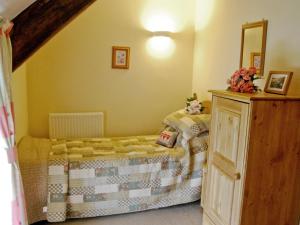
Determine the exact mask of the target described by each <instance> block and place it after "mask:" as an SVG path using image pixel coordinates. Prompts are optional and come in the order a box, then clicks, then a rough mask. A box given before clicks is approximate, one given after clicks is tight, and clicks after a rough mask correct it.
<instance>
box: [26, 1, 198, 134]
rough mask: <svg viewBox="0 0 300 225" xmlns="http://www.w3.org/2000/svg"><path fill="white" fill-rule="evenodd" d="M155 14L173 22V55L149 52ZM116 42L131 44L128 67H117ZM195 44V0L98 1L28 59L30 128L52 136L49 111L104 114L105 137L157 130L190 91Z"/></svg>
mask: <svg viewBox="0 0 300 225" xmlns="http://www.w3.org/2000/svg"><path fill="white" fill-rule="evenodd" d="M153 13H154V14H165V15H168V16H169V17H170V18H171V20H173V21H174V27H173V28H172V29H171V30H174V31H175V32H177V33H176V34H174V35H172V39H173V40H174V43H175V45H176V49H175V51H174V52H173V54H172V55H171V56H169V57H167V58H156V57H153V56H152V55H151V54H149V52H148V51H147V47H146V46H147V41H148V40H149V39H150V38H151V37H152V34H151V33H150V32H149V31H147V30H146V28H145V27H149V23H148V21H147V20H148V19H149V18H151V17H152V15H153ZM159 23H163V21H159ZM167 25H168V24H167ZM170 26H172V24H171V25H170ZM113 45H121V46H130V47H131V66H130V70H115V69H111V47H112V46H113ZM193 48H194V0H189V1H181V0H105V1H104V0H103V1H96V3H94V4H93V5H92V6H91V7H90V8H88V9H87V10H86V11H85V12H84V13H83V14H81V15H80V16H79V17H78V18H76V19H75V20H74V21H73V22H71V23H70V24H69V25H68V26H67V27H66V28H65V29H64V30H62V31H61V32H59V33H58V34H57V35H56V36H55V37H54V38H53V39H51V41H49V43H48V44H47V45H45V46H44V47H43V48H42V49H41V50H39V51H38V52H37V53H36V54H35V55H34V56H33V57H32V58H31V59H30V60H29V61H28V64H27V72H28V97H29V100H28V101H29V102H28V104H29V105H28V108H29V129H30V134H31V135H33V136H38V137H43V136H44V137H46V136H47V135H48V113H49V112H85V111H103V112H104V113H105V116H106V123H105V134H106V135H107V136H120V135H134V134H151V133H156V132H157V131H159V129H160V125H161V121H162V119H163V118H164V116H165V115H166V114H168V113H170V112H172V111H174V110H177V109H180V108H183V107H184V105H185V98H186V97H187V96H188V95H190V94H191V90H192V76H193ZM152 53H153V52H152Z"/></svg>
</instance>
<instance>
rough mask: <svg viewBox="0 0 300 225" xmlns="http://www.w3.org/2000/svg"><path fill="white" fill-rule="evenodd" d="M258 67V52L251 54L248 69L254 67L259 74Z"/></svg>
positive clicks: (259, 63)
mask: <svg viewBox="0 0 300 225" xmlns="http://www.w3.org/2000/svg"><path fill="white" fill-rule="evenodd" d="M260 65H261V53H260V52H251V54H250V67H255V68H256V73H257V74H260Z"/></svg>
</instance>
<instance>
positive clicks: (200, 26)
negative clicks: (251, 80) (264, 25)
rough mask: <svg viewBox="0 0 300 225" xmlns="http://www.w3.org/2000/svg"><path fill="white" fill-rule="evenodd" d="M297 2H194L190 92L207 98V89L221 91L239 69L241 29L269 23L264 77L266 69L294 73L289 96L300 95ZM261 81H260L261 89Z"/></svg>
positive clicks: (215, 0) (238, 0) (279, 0)
mask: <svg viewBox="0 0 300 225" xmlns="http://www.w3.org/2000/svg"><path fill="white" fill-rule="evenodd" d="M299 8H300V1H298V0H287V1H284V2H283V1H281V0H264V1H261V0H252V1H241V0H228V1H217V0H197V10H198V12H201V13H200V14H198V18H197V22H196V23H197V24H196V28H197V33H196V39H195V61H194V78H193V90H194V91H196V92H197V93H198V94H199V95H200V96H201V98H202V99H209V98H210V95H209V94H208V93H207V90H209V89H225V88H226V87H227V85H226V80H227V79H228V78H229V77H230V75H231V74H232V73H233V72H234V71H235V70H236V69H237V68H238V67H239V57H240V42H241V26H242V24H244V23H246V22H254V21H259V20H261V19H263V18H265V19H267V20H269V28H268V37H267V50H266V67H265V75H267V74H268V73H269V71H270V70H288V71H294V78H293V80H292V84H291V86H290V90H289V93H290V94H297V93H298V94H300V45H299V35H300V29H299V21H300V14H299ZM264 83H265V79H264V80H261V81H260V86H261V87H264Z"/></svg>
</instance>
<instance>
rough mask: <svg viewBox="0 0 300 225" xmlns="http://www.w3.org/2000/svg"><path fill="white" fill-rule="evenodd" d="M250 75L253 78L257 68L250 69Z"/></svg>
mask: <svg viewBox="0 0 300 225" xmlns="http://www.w3.org/2000/svg"><path fill="white" fill-rule="evenodd" d="M249 73H250V75H251V76H253V75H255V74H256V68H255V67H250V68H249Z"/></svg>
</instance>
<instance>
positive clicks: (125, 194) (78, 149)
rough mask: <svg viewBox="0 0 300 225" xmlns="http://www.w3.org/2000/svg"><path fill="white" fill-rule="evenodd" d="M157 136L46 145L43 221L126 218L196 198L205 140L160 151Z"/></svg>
mask: <svg viewBox="0 0 300 225" xmlns="http://www.w3.org/2000/svg"><path fill="white" fill-rule="evenodd" d="M157 137H158V136H156V135H155V136H140V137H127V138H101V139H81V140H52V149H51V151H50V154H49V164H48V165H49V166H48V212H47V219H48V221H49V222H60V221H65V220H66V219H68V218H85V217H96V216H104V215H112V214H120V213H129V212H135V211H143V210H147V209H155V208H161V207H167V206H171V205H177V204H183V203H188V202H193V201H196V200H199V199H200V190H201V178H202V165H203V163H204V161H205V157H206V150H207V135H202V137H201V138H199V137H198V140H197V143H198V145H197V148H194V149H183V148H181V147H175V148H166V147H163V146H160V145H157V144H155V141H156V139H157Z"/></svg>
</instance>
